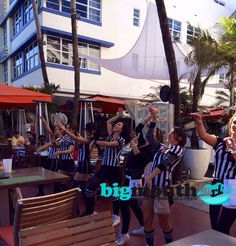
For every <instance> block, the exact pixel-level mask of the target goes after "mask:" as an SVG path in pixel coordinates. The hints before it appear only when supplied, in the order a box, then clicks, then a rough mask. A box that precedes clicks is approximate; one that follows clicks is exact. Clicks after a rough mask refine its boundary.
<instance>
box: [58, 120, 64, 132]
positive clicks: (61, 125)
mask: <svg viewBox="0 0 236 246" xmlns="http://www.w3.org/2000/svg"><path fill="white" fill-rule="evenodd" d="M57 127H59V128H60V129H61V130H63V131H65V130H66V128H65V126H64V125H63V124H62V123H61V122H60V121H58V122H57Z"/></svg>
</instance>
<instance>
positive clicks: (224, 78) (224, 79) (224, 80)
mask: <svg viewBox="0 0 236 246" xmlns="http://www.w3.org/2000/svg"><path fill="white" fill-rule="evenodd" d="M228 82H229V78H228V77H227V76H226V74H225V73H222V74H219V83H224V84H226V83H228Z"/></svg>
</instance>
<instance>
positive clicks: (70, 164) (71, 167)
mask: <svg viewBox="0 0 236 246" xmlns="http://www.w3.org/2000/svg"><path fill="white" fill-rule="evenodd" d="M59 169H60V170H62V171H65V172H74V171H75V162H74V160H72V159H69V160H60V166H59Z"/></svg>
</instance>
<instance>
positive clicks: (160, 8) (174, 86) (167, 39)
mask: <svg viewBox="0 0 236 246" xmlns="http://www.w3.org/2000/svg"><path fill="white" fill-rule="evenodd" d="M156 6H157V13H158V17H159V21H160V27H161V33H162V41H163V44H164V50H165V55H166V60H167V65H168V70H169V76H170V87H171V99H170V102H171V103H173V104H174V105H175V113H174V121H175V122H174V123H175V125H179V124H180V122H179V120H180V99H179V80H178V73H177V66H176V60H175V53H174V49H173V45H172V39H171V35H170V31H169V26H168V18H167V14H166V8H165V3H164V0H156Z"/></svg>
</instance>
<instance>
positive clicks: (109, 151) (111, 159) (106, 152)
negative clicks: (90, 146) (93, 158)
mask: <svg viewBox="0 0 236 246" xmlns="http://www.w3.org/2000/svg"><path fill="white" fill-rule="evenodd" d="M107 141H108V142H112V141H118V142H119V145H118V146H117V147H108V146H106V147H105V148H104V149H103V152H102V164H101V165H104V166H113V167H119V166H120V162H119V156H118V155H119V152H120V151H121V149H122V147H123V146H124V145H125V139H124V138H122V137H116V138H113V135H111V136H109V137H108V138H107Z"/></svg>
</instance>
